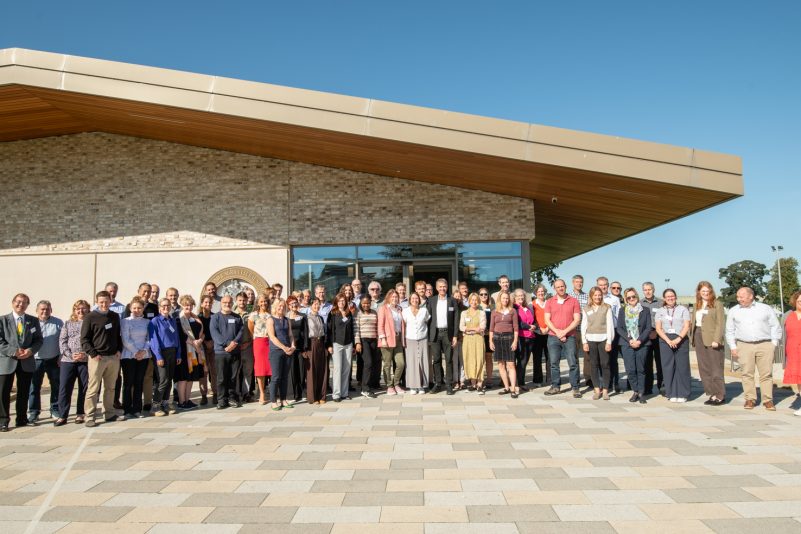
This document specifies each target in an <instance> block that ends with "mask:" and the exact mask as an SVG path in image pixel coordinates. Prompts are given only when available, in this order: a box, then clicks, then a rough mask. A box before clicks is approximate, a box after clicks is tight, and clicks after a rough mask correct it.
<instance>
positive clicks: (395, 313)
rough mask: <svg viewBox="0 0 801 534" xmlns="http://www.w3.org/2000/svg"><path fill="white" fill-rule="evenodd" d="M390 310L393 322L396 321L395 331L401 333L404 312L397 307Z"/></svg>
mask: <svg viewBox="0 0 801 534" xmlns="http://www.w3.org/2000/svg"><path fill="white" fill-rule="evenodd" d="M407 306H408V305H407ZM389 311H390V313H391V314H392V322H393V323H395V332H396V333H398V334H400V331H401V321H402V320H403V316H402V315H401V313H402V312H400V311H398V310H396V309H395V308H390V309H389Z"/></svg>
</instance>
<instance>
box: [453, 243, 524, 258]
mask: <svg viewBox="0 0 801 534" xmlns="http://www.w3.org/2000/svg"><path fill="white" fill-rule="evenodd" d="M459 254H460V255H462V256H464V257H466V258H474V257H478V256H495V257H497V256H520V255H522V251H521V250H520V241H492V242H487V243H462V244H460V245H459Z"/></svg>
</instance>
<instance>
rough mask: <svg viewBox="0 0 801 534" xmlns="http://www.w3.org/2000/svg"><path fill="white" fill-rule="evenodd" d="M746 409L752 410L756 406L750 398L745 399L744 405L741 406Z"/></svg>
mask: <svg viewBox="0 0 801 534" xmlns="http://www.w3.org/2000/svg"><path fill="white" fill-rule="evenodd" d="M743 407H744V408H745V409H746V410H753V409H754V408H755V407H756V402H755V401H752V400H747V401H745V406H743Z"/></svg>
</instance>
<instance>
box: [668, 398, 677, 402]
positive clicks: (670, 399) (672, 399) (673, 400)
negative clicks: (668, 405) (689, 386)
mask: <svg viewBox="0 0 801 534" xmlns="http://www.w3.org/2000/svg"><path fill="white" fill-rule="evenodd" d="M668 400H669V401H670V402H679V398H678V397H670V398H669V399H668Z"/></svg>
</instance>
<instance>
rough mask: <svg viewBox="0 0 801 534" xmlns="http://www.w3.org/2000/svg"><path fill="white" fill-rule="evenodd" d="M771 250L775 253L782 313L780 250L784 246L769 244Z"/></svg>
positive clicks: (782, 295) (782, 294) (782, 293)
mask: <svg viewBox="0 0 801 534" xmlns="http://www.w3.org/2000/svg"><path fill="white" fill-rule="evenodd" d="M770 248H771V250H773V252H775V253H776V268H777V269H778V274H779V306H780V307H781V310H782V315H784V290H783V288H782V259H781V257H780V254H779V253H780V252H781V251H782V250H784V247H783V246H781V245H775V246H774V245H771V246H770Z"/></svg>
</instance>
